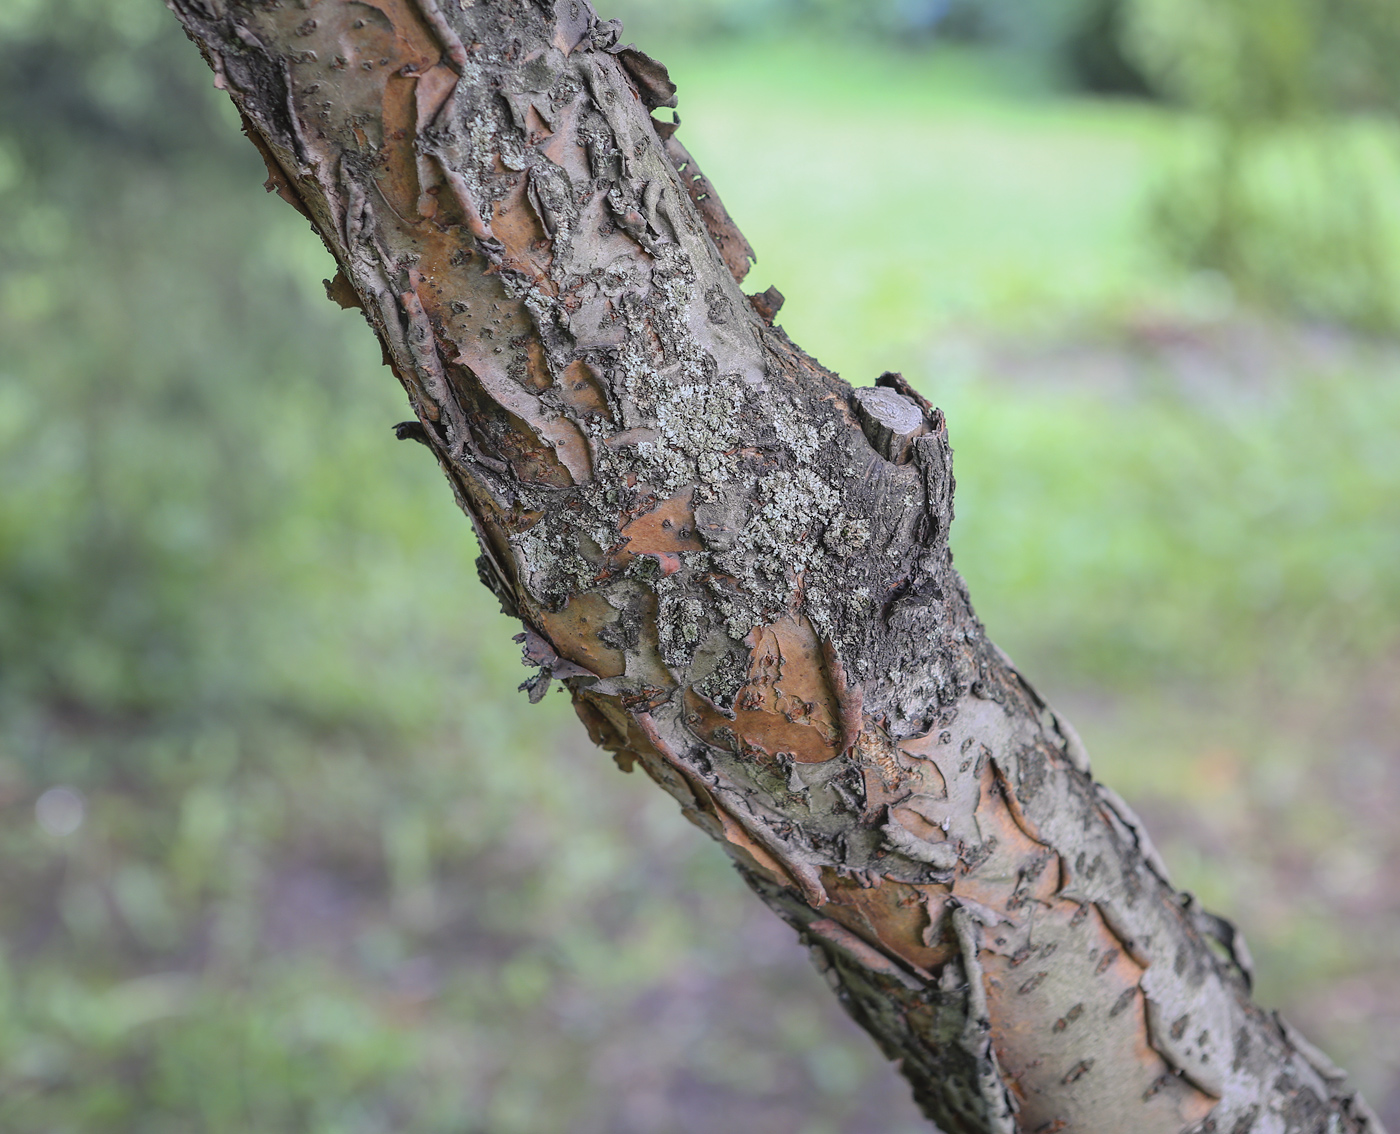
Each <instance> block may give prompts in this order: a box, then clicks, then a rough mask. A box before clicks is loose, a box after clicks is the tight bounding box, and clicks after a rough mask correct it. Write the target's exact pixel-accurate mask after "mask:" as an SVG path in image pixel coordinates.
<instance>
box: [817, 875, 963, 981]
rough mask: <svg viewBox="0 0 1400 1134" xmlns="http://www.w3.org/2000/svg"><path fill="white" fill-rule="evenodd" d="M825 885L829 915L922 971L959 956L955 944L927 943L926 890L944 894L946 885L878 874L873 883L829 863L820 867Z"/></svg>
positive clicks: (928, 975) (925, 973)
mask: <svg viewBox="0 0 1400 1134" xmlns="http://www.w3.org/2000/svg"><path fill="white" fill-rule="evenodd" d="M822 887H823V888H824V889H825V890H826V893H827V897H828V898H829V899H830V904H829V905H828V906H826V907H825V911H824V912H825V913H826V915H827V917H830V918H834V919H836V920H837V921H839V922H841V924H842V925H844V926H845V927H846V928H847V929H849V930H851V931H852V932H853V933H856V934H858V935H859V936H862V937H864V938H865V939H866V940H868V941H870V942H872V943H874V944H878V945H879V947H880V948H881V949H883V950H884V951H885V952H886V953H889V954H890V955H892V956H895V957H898V958H899V959H900V960H902V961H904V962H905V963H906V964H908V965H909V966H910V967H911V968H913V969H914V970H915V971H916V972H918V973H920V975H922V976H925V977H926V978H931V974H932V973H934V972H936V971H937V970H938V969H939V967H940V966H942V965H943V964H944V963H946V962H947V961H948V960H950V959H951V958H952V957H954V956H956V955H957V946H956V945H955V944H951V943H950V944H947V945H944V944H941V943H939V944H937V945H934V946H929V945H927V944H925V942H924V938H925V931H926V930H927V928H928V924H929V912H928V898H929V894H928V893H926V891H931V892H933V893H935V894H936V895H937V896H938V898H939V899H941V898H942V897H943V896H945V895H946V893H947V891H946V889H945V888H943V887H930V886H914V885H911V884H910V883H907V882H896V881H894V880H893V879H889V878H877V879H876V880H875V885H873V886H866V885H863V884H862V882H861V880H860V879H858V878H853V877H850V876H846V877H842V876H841V875H840V874H838V873H837V872H836V871H834V870H832V869H830V868H827V869H825V870H823V871H822Z"/></svg>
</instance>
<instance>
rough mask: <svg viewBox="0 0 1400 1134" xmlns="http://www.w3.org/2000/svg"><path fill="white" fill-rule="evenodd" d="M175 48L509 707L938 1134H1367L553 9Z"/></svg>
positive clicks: (324, 7)
mask: <svg viewBox="0 0 1400 1134" xmlns="http://www.w3.org/2000/svg"><path fill="white" fill-rule="evenodd" d="M172 7H174V9H175V10H176V12H177V14H178V15H179V16H180V18H181V20H182V22H183V23H184V24H185V26H186V28H187V29H188V30H189V31H190V33H191V35H192V36H193V37H194V38H195V39H196V40H197V42H198V43H199V45H200V47H201V49H202V50H203V51H204V52H205V55H206V59H207V60H208V61H209V62H210V64H211V65H212V66H213V68H214V70H215V74H216V77H217V82H218V84H219V85H220V86H221V87H223V88H224V89H226V90H228V91H229V93H230V94H231V95H232V96H233V98H234V100H235V103H236V105H237V106H238V108H239V110H240V112H241V113H242V115H243V116H244V120H245V124H246V126H247V129H248V132H249V135H250V137H251V138H252V139H253V140H254V142H255V143H256V144H257V145H258V146H259V149H260V150H261V151H262V153H263V156H264V158H265V159H266V160H267V164H268V171H269V178H270V181H269V184H270V187H272V188H275V189H276V190H277V191H278V192H279V193H280V194H281V195H282V196H283V197H284V198H285V199H286V200H288V201H289V203H291V204H293V205H294V206H296V207H297V208H299V209H300V210H301V211H303V212H304V213H305V215H306V216H307V217H308V218H309V219H310V220H311V221H312V223H313V225H314V226H315V227H316V229H317V231H318V232H319V233H320V234H321V236H322V238H323V240H325V242H326V244H327V247H328V248H329V249H330V250H331V251H332V253H333V254H334V255H335V257H336V260H337V262H338V264H339V268H340V271H339V273H338V274H337V276H336V279H335V280H334V281H333V282H331V283H330V284H328V288H329V291H330V293H331V294H332V296H334V297H335V298H337V299H338V300H339V301H340V302H342V303H343V304H345V305H353V306H359V307H360V308H361V309H362V310H363V311H364V313H365V316H366V318H367V319H368V321H369V322H370V324H371V326H372V327H373V328H374V329H375V331H376V332H377V334H378V335H379V337H380V340H381V343H382V345H383V346H384V349H385V352H386V358H387V359H388V360H389V361H390V364H391V365H392V367H393V369H394V372H395V374H396V375H397V376H398V378H399V380H400V381H401V383H402V384H403V386H404V388H405V389H406V391H407V393H408V396H409V400H410V402H411V404H412V406H413V408H414V410H415V412H416V415H417V420H416V421H414V422H411V423H405V424H404V426H403V428H402V433H403V434H404V435H405V436H412V437H415V438H416V439H418V440H421V441H423V442H424V443H425V444H427V445H428V446H429V447H430V448H431V449H432V451H433V452H434V454H435V455H436V456H437V458H438V461H439V464H440V465H441V467H442V469H443V471H444V473H445V474H446V475H447V477H448V479H449V481H450V482H451V483H452V485H453V488H454V491H455V493H456V494H457V498H458V501H459V503H460V504H461V505H462V506H463V508H464V510H466V511H467V512H468V514H469V515H470V516H471V517H472V519H473V521H474V523H475V524H476V527H477V532H478V539H479V542H480V544H481V547H482V552H483V555H482V558H481V561H480V563H479V569H480V572H481V576H482V579H483V581H484V582H486V584H487V585H488V586H489V587H490V588H491V589H492V590H493V591H494V592H495V594H496V595H497V597H498V598H499V599H500V601H501V603H502V606H503V607H504V608H505V609H506V610H507V612H508V613H510V614H512V615H514V616H517V617H519V618H520V619H521V622H522V624H523V634H522V641H523V644H524V649H525V651H526V656H527V657H528V658H529V659H530V660H531V661H532V662H533V663H535V664H536V665H537V666H538V667H539V672H538V674H537V676H536V677H535V678H534V679H533V681H532V683H531V689H532V694H538V695H543V692H544V691H545V690H546V689H547V688H548V686H549V683H550V681H551V680H555V679H558V680H562V681H563V682H564V683H565V684H566V685H567V686H568V688H569V690H570V692H571V694H572V695H573V698H574V702H575V706H576V708H577V709H578V712H579V715H580V716H581V717H582V719H583V720H584V723H585V724H586V725H587V727H588V729H589V732H590V735H591V736H592V737H593V738H594V740H595V741H596V742H598V743H599V744H601V745H603V746H605V747H607V748H609V749H611V750H612V751H614V752H615V753H616V755H617V757H618V760H619V763H620V764H621V765H622V766H624V768H627V767H631V766H633V765H635V764H640V765H641V766H642V768H643V769H644V770H645V771H646V772H647V773H648V774H649V775H650V776H651V777H652V778H653V779H655V780H656V781H657V782H658V783H659V784H661V786H662V787H663V788H665V789H666V790H667V791H669V792H670V793H671V794H672V795H673V796H675V797H676V798H677V800H678V801H679V802H680V803H681V806H682V808H683V809H684V810H685V812H686V814H687V815H688V817H690V818H691V819H692V820H693V821H694V822H695V823H697V825H699V826H701V827H702V828H703V829H704V830H706V831H707V832H708V833H710V834H711V835H712V836H713V837H715V838H716V839H717V840H719V841H720V842H721V843H722V845H724V846H725V848H726V849H727V850H728V851H729V853H730V854H731V855H732V857H733V858H734V860H735V863H736V865H737V866H738V867H739V869H740V872H741V874H743V876H744V877H745V879H746V880H747V881H748V882H749V884H750V886H751V887H752V888H753V889H754V890H755V891H756V892H757V893H758V894H759V895H760V897H762V898H763V899H764V900H765V901H766V902H767V903H768V904H769V905H770V906H771V907H772V908H773V909H774V910H775V912H777V913H778V914H779V915H780V916H781V917H783V918H784V919H785V920H787V921H788V922H789V923H790V924H792V925H793V926H794V927H795V928H796V929H797V930H798V932H799V934H800V935H801V936H802V937H803V939H804V940H805V941H806V942H807V944H808V945H809V947H810V948H811V950H812V952H813V956H814V959H815V960H816V962H817V965H818V967H819V968H820V969H822V971H823V972H824V973H825V974H827V976H828V979H829V980H830V982H831V984H832V987H833V989H834V990H835V991H836V993H837V995H838V996H839V997H841V999H842V1001H843V1003H844V1004H845V1005H846V1006H847V1008H848V1010H849V1011H850V1012H851V1014H852V1015H853V1016H854V1017H855V1018H856V1019H857V1021H858V1022H860V1023H861V1024H862V1025H863V1026H864V1027H865V1028H866V1029H867V1030H869V1031H870V1032H871V1033H872V1035H874V1036H875V1038H876V1040H877V1042H879V1043H880V1044H881V1046H882V1049H883V1050H885V1052H886V1053H887V1055H889V1056H890V1057H891V1058H896V1059H898V1060H900V1062H901V1069H902V1071H903V1073H904V1074H905V1076H906V1077H907V1078H908V1079H909V1081H910V1082H911V1084H912V1085H913V1087H914V1091H915V1095H916V1097H917V1098H918V1100H919V1102H920V1104H921V1106H922V1107H923V1108H924V1109H925V1111H926V1113H927V1114H928V1115H929V1116H930V1117H931V1118H933V1119H934V1120H936V1121H937V1122H939V1123H940V1125H942V1126H943V1127H944V1128H945V1129H946V1130H948V1131H950V1132H951V1134H959V1132H964V1131H965V1132H978V1134H981V1132H984V1131H998V1132H1009V1131H1012V1130H1015V1129H1022V1130H1037V1131H1040V1130H1046V1131H1048V1130H1064V1129H1079V1130H1126V1129H1133V1130H1141V1131H1155V1130H1161V1131H1163V1132H1167V1131H1172V1132H1175V1131H1180V1130H1183V1129H1186V1128H1191V1129H1193V1130H1194V1129H1199V1130H1202V1131H1204V1130H1213V1129H1231V1130H1236V1131H1245V1130H1254V1131H1259V1132H1261V1134H1263V1132H1273V1131H1278V1132H1279V1134H1290V1132H1293V1131H1299V1132H1303V1131H1308V1132H1311V1131H1317V1132H1321V1131H1323V1130H1329V1131H1330V1130H1338V1131H1342V1130H1349V1131H1364V1130H1379V1124H1378V1123H1377V1122H1376V1121H1375V1120H1374V1119H1373V1118H1372V1117H1371V1116H1370V1112H1369V1110H1368V1109H1367V1108H1366V1106H1365V1104H1364V1103H1363V1102H1362V1101H1361V1100H1360V1098H1359V1096H1356V1095H1355V1094H1352V1093H1349V1092H1347V1091H1345V1090H1344V1089H1342V1087H1341V1085H1340V1080H1339V1077H1338V1074H1337V1072H1336V1070H1335V1068H1333V1067H1331V1065H1330V1064H1329V1063H1328V1062H1327V1060H1326V1059H1325V1058H1324V1057H1322V1056H1321V1055H1320V1054H1319V1053H1317V1052H1316V1051H1315V1050H1314V1049H1312V1048H1311V1047H1310V1045H1308V1044H1307V1043H1306V1041H1304V1040H1303V1039H1302V1038H1301V1037H1299V1036H1298V1035H1297V1034H1296V1032H1294V1031H1293V1030H1292V1029H1290V1028H1289V1027H1288V1026H1287V1025H1286V1024H1284V1023H1283V1022H1282V1021H1281V1020H1280V1019H1279V1018H1277V1017H1276V1016H1270V1015H1268V1014H1265V1013H1263V1012H1262V1011H1260V1010H1259V1009H1258V1008H1257V1007H1255V1006H1254V1005H1253V1004H1252V1003H1251V1001H1250V999H1249V984H1250V966H1249V962H1248V957H1247V953H1246V952H1245V951H1244V950H1243V948H1242V943H1241V942H1240V941H1239V939H1238V936H1237V935H1236V934H1235V933H1234V931H1233V930H1232V928H1231V927H1230V926H1229V925H1228V923H1226V922H1224V921H1223V920H1222V919H1219V918H1217V917H1214V916H1213V915H1210V914H1208V913H1206V912H1204V911H1203V910H1201V909H1200V908H1199V906H1198V905H1197V904H1196V903H1195V902H1194V901H1192V900H1191V899H1190V898H1189V896H1187V895H1183V894H1179V893H1177V892H1176V891H1174V890H1173V888H1172V887H1171V886H1170V885H1169V883H1168V882H1167V878H1166V873H1165V869H1164V868H1163V866H1162V864H1161V862H1160V859H1159V858H1158V856H1157V855H1156V853H1155V852H1154V850H1153V849H1152V845H1151V842H1150V840H1149V839H1148V838H1147V836H1146V833H1145V832H1144V831H1143V830H1142V827H1141V824H1140V823H1139V822H1138V821H1137V819H1136V817H1135V816H1134V815H1133V814H1132V812H1131V811H1130V810H1129V809H1128V807H1127V806H1126V805H1125V804H1124V803H1123V802H1122V801H1121V799H1119V798H1118V797H1117V796H1116V795H1115V794H1114V793H1113V792H1112V791H1111V790H1109V789H1107V788H1106V787H1104V786H1103V785H1100V784H1096V783H1095V782H1094V781H1093V779H1092V777H1091V775H1090V772H1089V766H1088V761H1087V757H1086V755H1085V753H1084V751H1083V748H1082V746H1081V745H1080V744H1079V742H1078V739H1077V737H1076V736H1075V734H1074V732H1073V730H1072V729H1071V728H1070V727H1069V725H1068V724H1067V723H1066V722H1065V721H1064V720H1063V719H1062V718H1061V717H1059V716H1058V714H1056V713H1055V712H1054V711H1053V710H1052V709H1050V708H1049V707H1048V706H1047V705H1046V704H1045V703H1044V701H1043V700H1042V699H1041V698H1040V697H1039V696H1038V695H1037V694H1036V692H1035V690H1034V689H1033V688H1032V687H1031V685H1030V684H1029V683H1028V682H1027V681H1026V679H1025V678H1024V677H1023V676H1022V675H1021V674H1020V673H1019V672H1018V671H1017V670H1016V669H1015V667H1014V666H1013V665H1012V664H1011V663H1010V662H1009V660H1008V659H1007V658H1006V657H1005V655H1003V654H1002V653H1001V652H1000V651H999V650H997V648H996V647H995V646H994V645H992V643H991V642H990V641H989V640H988V639H987V638H986V637H985V635H984V633H983V631H982V627H981V625H980V623H979V622H978V621H977V619H976V617H975V615H974V614H973V612H972V609H971V607H970V605H969V602H968V599H967V594H966V589H965V587H964V586H963V583H962V581H961V579H960V578H959V577H958V575H957V574H956V572H955V571H954V570H953V568H952V562H951V557H950V555H949V552H948V546H947V536H948V527H949V524H950V523H951V519H952V492H953V480H952V472H951V452H950V449H949V447H948V442H947V432H946V425H945V422H944V419H943V416H942V414H941V413H940V412H939V411H937V410H935V409H934V408H933V407H931V406H930V405H929V404H928V403H927V402H925V401H924V400H923V399H922V398H920V397H919V396H918V395H917V394H916V393H915V392H914V391H913V390H912V388H911V387H909V386H908V384H907V383H905V382H904V381H903V379H902V378H900V377H899V376H898V375H894V374H887V375H885V376H883V377H882V378H881V379H880V380H879V382H878V383H877V384H876V385H875V386H872V387H868V388H864V389H859V390H852V389H851V388H850V387H849V386H847V385H846V384H845V383H843V382H841V381H840V379H838V378H837V377H836V376H835V375H833V374H831V373H830V372H828V371H826V370H824V369H823V368H822V367H821V366H820V365H819V364H818V363H816V362H815V361H814V360H812V359H811V358H809V357H807V356H806V355H804V354H802V353H801V351H800V350H798V349H797V348H796V347H795V346H794V345H793V344H792V343H791V342H790V341H789V340H788V339H787V338H786V336H785V335H784V334H783V333H782V332H781V331H780V330H779V329H778V328H777V327H776V326H775V325H774V324H773V317H774V315H775V314H776V312H777V309H778V306H779V304H780V302H781V297H780V296H779V295H777V294H776V292H775V291H773V290H772V289H770V291H769V292H767V293H765V294H763V295H759V296H753V297H748V296H745V295H744V294H743V293H742V292H741V291H739V289H738V283H739V281H741V280H742V279H743V277H744V275H745V274H746V272H747V269H748V261H749V260H750V259H751V258H752V252H751V250H750V249H749V247H748V245H747V243H746V241H745V240H744V238H743V237H742V235H741V234H740V233H739V232H738V230H737V229H736V228H735V226H734V225H733V223H732V222H731V221H730V220H729V218H728V216H727V214H726V213H725V211H724V209H723V206H722V205H721V204H720V203H719V199H718V197H717V196H716V194H715V192H714V189H713V187H712V186H711V185H710V184H709V182H708V181H707V180H706V179H705V177H704V176H703V174H701V173H700V171H699V170H698V168H697V167H696V165H695V163H694V161H693V159H692V158H691V157H690V155H689V154H688V153H687V152H686V151H685V150H684V148H683V147H682V146H681V145H680V144H679V142H678V140H677V138H676V136H675V129H674V122H670V121H667V120H665V119H664V118H663V119H660V120H658V119H655V118H652V117H651V115H650V113H649V112H650V111H653V110H657V109H660V108H662V107H666V106H671V105H674V101H675V88H674V86H673V85H672V84H671V83H670V81H669V78H668V77H667V74H666V71H665V69H664V67H662V66H660V65H659V64H658V63H656V62H655V61H654V60H652V59H650V58H649V57H647V56H646V55H644V54H643V53H641V52H640V51H637V50H636V49H635V48H633V47H630V46H627V45H624V44H623V43H621V41H620V39H619V34H620V30H621V29H620V27H619V26H618V25H617V24H616V23H615V22H608V23H602V22H599V21H598V19H597V18H596V17H595V16H594V15H593V13H592V12H591V11H590V10H589V8H588V6H587V5H586V4H584V3H575V2H572V0H559V3H557V4H537V5H522V4H515V3H505V2H491V3H487V2H479V3H477V4H475V5H473V6H471V7H470V8H467V9H458V8H449V9H447V10H445V11H444V10H443V9H441V8H439V7H438V5H437V4H436V3H435V2H434V0H419V2H418V3H408V2H407V0H401V2H400V0H392V2H391V0H386V2H384V3H382V4H376V5H367V4H321V5H318V6H314V7H313V8H306V9H303V8H282V7H267V6H259V5H252V4H248V5H244V4H228V5H227V6H224V5H222V4H206V3H204V2H203V0H176V2H175V3H173V4H172ZM308 13H310V14H308Z"/></svg>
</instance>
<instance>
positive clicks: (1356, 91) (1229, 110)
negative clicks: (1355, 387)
mask: <svg viewBox="0 0 1400 1134" xmlns="http://www.w3.org/2000/svg"><path fill="white" fill-rule="evenodd" d="M1127 12H1128V19H1127V22H1126V35H1127V43H1128V48H1129V53H1130V54H1132V55H1133V56H1134V57H1135V58H1136V59H1137V60H1138V61H1139V63H1140V65H1141V66H1142V68H1143V69H1144V71H1145V72H1146V73H1147V74H1148V75H1149V76H1151V78H1152V81H1153V82H1154V83H1155V84H1156V85H1157V87H1158V88H1159V89H1161V90H1162V91H1164V92H1165V93H1167V94H1169V95H1170V96H1171V97H1173V98H1175V99H1177V100H1178V101H1180V102H1181V103H1182V104H1183V105H1185V106H1187V107H1190V108H1191V109H1193V110H1195V111H1197V112H1198V113H1200V114H1201V115H1203V116H1204V117H1205V118H1206V120H1207V121H1208V122H1209V123H1210V124H1211V132H1210V136H1209V140H1208V141H1207V142H1206V144H1205V145H1204V146H1202V147H1197V148H1195V149H1193V150H1191V151H1189V152H1188V153H1186V154H1185V155H1183V156H1182V157H1181V158H1179V159H1178V161H1177V163H1176V168H1175V169H1174V170H1173V171H1172V172H1171V173H1170V174H1169V175H1168V176H1167V177H1166V179H1165V180H1164V183H1163V185H1162V187H1161V189H1160V190H1159V194H1158V199H1157V205H1156V221H1157V223H1158V227H1159V231H1160V234H1161V237H1162V239H1163V241H1164V243H1165V245H1166V246H1167V247H1168V248H1169V249H1170V251H1171V252H1172V253H1173V254H1174V255H1175V256H1176V257H1177V258H1178V259H1179V260H1180V261H1182V262H1183V263H1186V264H1189V265H1192V266H1195V267H1202V268H1208V269H1212V270H1216V271H1219V272H1221V273H1223V274H1224V276H1225V277H1226V278H1228V279H1229V280H1230V281H1231V283H1232V284H1233V285H1234V286H1235V287H1236V288H1237V289H1238V290H1239V291H1240V292H1241V293H1242V294H1243V295H1245V296H1247V297H1248V298H1250V299H1253V300H1256V301H1262V302H1264V303H1268V304H1272V305H1274V306H1276V307H1281V308H1283V309H1286V310H1291V311H1294V312H1298V313H1301V314H1304V315H1308V316H1312V317H1316V318H1322V319H1329V320H1341V321H1343V322H1349V323H1353V324H1356V325H1359V326H1362V327H1368V328H1373V329H1386V330H1393V329H1394V328H1395V327H1396V326H1397V323H1398V322H1400V301H1397V299H1396V296H1397V294H1398V293H1400V213H1397V206H1396V204H1395V202H1396V199H1397V197H1398V196H1400V168H1398V167H1397V164H1396V163H1397V157H1400V148H1398V147H1397V141H1400V137H1397V126H1398V125H1400V124H1397V121H1396V119H1397V112H1400V80H1397V78H1396V75H1397V68H1396V67H1395V59H1396V56H1397V54H1400V9H1397V8H1396V7H1395V5H1394V4H1391V3H1389V2H1388V0H1340V2H1336V0H1326V2H1324V0H1277V2H1276V0H1130V2H1129V3H1128V6H1127Z"/></svg>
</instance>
